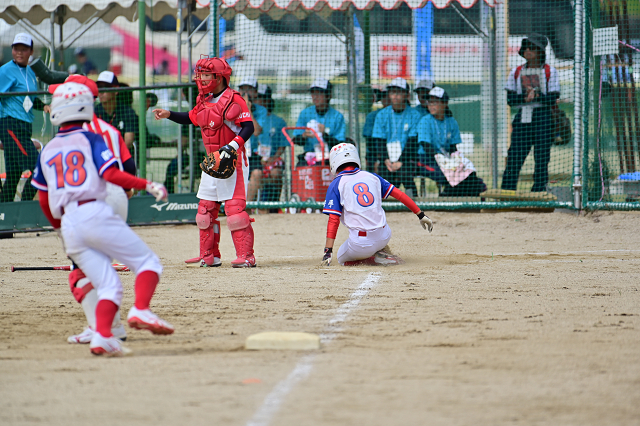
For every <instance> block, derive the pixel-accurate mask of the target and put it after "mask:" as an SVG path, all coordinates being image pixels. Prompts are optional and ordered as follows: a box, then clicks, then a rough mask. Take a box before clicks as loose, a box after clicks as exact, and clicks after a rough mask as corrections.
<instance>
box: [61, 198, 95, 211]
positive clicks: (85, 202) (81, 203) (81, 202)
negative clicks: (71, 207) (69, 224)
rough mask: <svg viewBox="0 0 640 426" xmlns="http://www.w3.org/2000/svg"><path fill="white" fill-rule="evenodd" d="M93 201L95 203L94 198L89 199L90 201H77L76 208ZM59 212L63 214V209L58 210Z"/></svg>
mask: <svg viewBox="0 0 640 426" xmlns="http://www.w3.org/2000/svg"><path fill="white" fill-rule="evenodd" d="M94 201H96V199H95V198H91V199H89V200H80V201H78V206H81V205H83V204H87V203H93V202H94ZM60 212H61V213H62V214H64V207H61V208H60Z"/></svg>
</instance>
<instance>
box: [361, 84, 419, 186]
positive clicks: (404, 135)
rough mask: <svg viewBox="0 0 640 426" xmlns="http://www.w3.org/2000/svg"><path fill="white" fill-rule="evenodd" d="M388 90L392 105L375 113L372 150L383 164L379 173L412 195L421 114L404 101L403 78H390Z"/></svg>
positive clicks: (407, 89)
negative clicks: (402, 186)
mask: <svg viewBox="0 0 640 426" xmlns="http://www.w3.org/2000/svg"><path fill="white" fill-rule="evenodd" d="M387 91H388V93H389V95H388V96H389V100H390V102H391V105H389V106H388V107H386V108H384V109H382V110H380V112H379V113H378V115H376V120H375V124H374V126H373V135H372V138H373V147H372V149H373V150H374V152H377V153H378V155H379V158H380V160H381V161H382V163H383V164H384V166H382V165H381V166H380V176H381V177H383V178H384V179H386V180H387V181H389V182H391V183H392V184H394V185H395V186H396V187H398V186H400V184H402V185H404V189H405V192H406V193H407V195H409V196H414V195H416V194H417V192H418V191H417V188H416V183H415V182H414V180H413V178H414V176H415V170H416V155H417V142H418V123H419V122H420V114H419V113H418V111H416V110H415V109H413V108H411V107H410V106H409V105H408V103H407V101H408V99H409V84H408V83H407V81H406V80H405V79H404V78H395V79H393V80H392V81H391V83H389V85H388V86H387Z"/></svg>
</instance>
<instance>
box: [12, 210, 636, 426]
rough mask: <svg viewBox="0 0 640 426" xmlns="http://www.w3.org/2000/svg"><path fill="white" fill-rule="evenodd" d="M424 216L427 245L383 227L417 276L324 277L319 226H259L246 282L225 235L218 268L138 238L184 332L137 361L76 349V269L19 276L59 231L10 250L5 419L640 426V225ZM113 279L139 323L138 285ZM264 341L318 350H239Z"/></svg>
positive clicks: (170, 235) (627, 216)
mask: <svg viewBox="0 0 640 426" xmlns="http://www.w3.org/2000/svg"><path fill="white" fill-rule="evenodd" d="M430 216H431V217H432V218H433V219H435V221H436V224H435V227H434V231H433V233H432V234H428V233H426V232H425V231H423V230H422V228H421V227H420V225H419V224H418V221H417V220H416V218H415V216H413V215H411V214H409V213H391V214H388V221H389V224H390V226H391V228H392V230H393V234H394V236H393V238H392V240H391V244H390V246H391V249H392V250H393V251H394V252H395V253H396V254H398V255H400V256H401V257H402V258H403V259H404V260H405V261H406V263H405V264H404V265H401V266H396V267H387V268H384V267H377V268H375V267H355V268H347V267H340V266H331V267H330V268H321V267H319V266H318V264H319V260H320V258H321V255H322V248H323V246H324V238H325V226H326V217H325V216H323V215H293V216H292V215H261V216H257V222H256V223H255V231H256V257H257V259H258V265H259V267H258V268H256V269H252V270H233V269H232V268H231V267H230V266H229V261H230V260H232V259H233V257H232V253H233V248H232V244H231V238H230V236H229V234H228V230H227V229H226V227H224V226H223V228H224V229H223V231H222V253H223V262H224V266H223V267H221V268H211V269H202V268H195V267H186V266H185V265H184V263H183V260H184V259H186V258H188V257H192V256H194V255H196V254H197V239H198V230H197V228H196V227H195V226H191V225H184V226H167V227H150V228H136V232H138V234H139V235H141V236H142V238H143V239H144V240H145V241H146V242H147V243H148V244H149V245H150V247H151V248H153V249H154V250H155V251H156V252H157V253H158V254H159V255H160V257H161V258H162V262H163V264H164V266H165V273H164V275H163V277H162V281H161V283H160V285H159V287H158V290H157V293H156V296H155V297H154V299H153V301H152V306H153V308H154V310H155V311H156V312H157V313H158V314H159V315H160V316H161V317H163V318H165V319H167V320H168V321H170V322H171V323H173V325H174V326H175V327H176V333H175V334H174V335H171V336H153V335H151V334H149V333H148V332H143V331H136V330H130V329H128V330H127V331H128V333H129V339H128V341H127V346H128V347H129V348H131V349H133V351H134V356H132V357H127V358H119V359H101V358H97V357H93V356H91V355H90V353H89V349H88V347H87V346H76V345H70V344H67V343H66V337H67V336H68V335H70V334H74V333H77V332H79V331H81V330H82V328H83V327H84V316H83V314H82V310H81V308H80V307H79V305H77V304H76V303H75V301H74V300H73V299H72V296H71V294H70V292H69V288H68V284H67V280H66V277H67V273H65V272H59V271H45V272H14V273H11V272H9V267H10V265H16V266H33V265H39V266H46V265H54V264H67V263H68V261H67V260H66V258H65V256H64V255H63V253H62V250H61V247H60V244H59V242H58V241H57V238H56V237H55V235H52V234H51V233H49V234H45V235H41V236H36V235H34V234H28V235H19V236H16V237H15V238H13V239H5V240H0V300H1V301H2V304H1V306H0V327H1V329H2V334H1V335H0V424H2V425H31V424H42V425H86V424H101V423H102V424H117V423H120V424H127V425H190V426H197V425H279V426H280V425H291V426H293V425H305V426H307V425H308V426H316V425H345V426H346V425H365V424H366V425H380V426H382V425H385V426H386V425H427V424H428V425H542V424H545V425H581V426H584V425H604V424H606V425H637V424H638V423H639V422H640V420H639V419H640V404H638V401H640V362H639V361H640V292H639V291H638V289H639V287H640V272H639V267H640V258H639V256H638V255H639V254H640V245H639V244H638V236H639V235H640V220H639V219H640V214H638V213H597V214H594V215H587V216H580V217H576V216H575V215H571V214H565V213H552V214H527V213H493V214H472V213H468V214H464V213H439V212H435V213H431V214H430ZM345 236H346V233H345V230H344V228H343V227H341V229H340V231H339V233H338V241H343V240H344V238H345ZM372 273H373V275H372ZM120 276H121V277H122V280H123V282H124V284H125V296H124V302H123V311H124V312H125V315H126V311H127V310H128V309H129V307H130V306H131V305H132V302H133V279H134V277H133V274H131V273H121V274H120ZM371 277H376V278H375V280H377V281H376V283H375V285H374V286H371V288H370V289H367V291H366V294H364V293H360V296H358V297H361V299H358V300H356V301H355V302H358V301H359V303H355V302H354V300H355V299H354V297H355V296H354V294H356V293H357V292H356V289H357V288H358V287H359V286H360V285H361V284H362V283H363V282H365V281H366V280H367V279H371ZM341 307H342V308H341ZM345 307H346V308H345ZM340 309H342V310H341V311H340ZM341 312H342V313H343V314H345V315H346V316H344V317H343V319H344V321H343V322H342V323H340V326H339V327H334V328H330V327H329V323H330V322H331V321H332V320H333V321H334V322H335V318H337V317H339V316H340V315H341ZM268 330H279V331H305V332H312V333H318V334H321V333H325V344H324V345H323V347H322V349H321V350H319V351H315V352H313V353H312V354H311V355H309V353H303V352H277V351H276V352H249V351H245V350H243V343H244V339H245V338H246V337H247V336H248V335H250V334H253V333H257V332H261V331H268ZM327 333H329V334H330V337H329V338H327V337H326V336H327ZM265 398H268V401H267V403H266V404H265V403H264V401H265ZM106 422H108V423H106Z"/></svg>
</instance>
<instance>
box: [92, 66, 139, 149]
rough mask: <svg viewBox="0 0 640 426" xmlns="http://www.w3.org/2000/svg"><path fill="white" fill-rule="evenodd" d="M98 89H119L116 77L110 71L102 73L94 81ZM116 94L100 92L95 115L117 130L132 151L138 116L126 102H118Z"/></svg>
mask: <svg viewBox="0 0 640 426" xmlns="http://www.w3.org/2000/svg"><path fill="white" fill-rule="evenodd" d="M96 84H97V85H98V88H112V87H120V83H119V82H118V77H116V75H115V74H114V73H113V72H111V71H102V72H101V73H100V75H99V76H98V81H96ZM120 95H121V94H120V93H117V92H100V95H99V98H100V103H99V104H98V105H96V108H95V113H96V115H97V116H98V117H99V118H101V119H103V120H104V121H106V122H107V123H109V124H111V125H112V126H113V127H115V128H116V129H118V131H120V133H121V134H122V137H123V138H124V142H125V143H126V144H127V148H129V150H131V149H133V142H134V141H135V139H136V133H137V132H138V115H137V114H136V113H135V111H134V110H133V109H132V108H131V106H130V104H127V102H128V101H125V102H122V103H120V102H118V96H120Z"/></svg>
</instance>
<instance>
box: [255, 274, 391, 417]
mask: <svg viewBox="0 0 640 426" xmlns="http://www.w3.org/2000/svg"><path fill="white" fill-rule="evenodd" d="M380 277H381V274H380V273H379V272H371V273H370V274H369V275H368V276H367V278H366V279H365V280H364V281H363V282H362V284H360V285H359V286H358V288H357V289H356V291H354V292H353V293H352V294H351V297H350V298H349V300H348V301H347V302H345V303H343V304H342V305H341V306H340V307H339V308H338V310H337V311H336V313H335V315H334V316H333V318H331V320H329V324H328V325H327V327H325V330H324V332H323V333H322V334H320V341H321V342H322V344H324V345H326V344H328V343H330V342H331V341H332V340H333V339H335V338H336V337H337V335H338V333H339V331H340V330H341V328H340V325H341V324H342V323H343V322H344V321H345V320H346V319H347V317H348V316H349V313H350V312H351V311H352V310H353V309H355V308H356V307H357V306H358V305H359V304H360V301H361V300H362V299H363V298H364V297H365V296H366V295H367V294H369V291H371V289H372V288H373V287H375V285H376V284H377V283H378V281H379V280H380ZM317 355H318V354H317V353H314V354H310V355H307V356H304V357H303V358H302V359H300V361H298V363H297V364H296V366H295V367H294V369H293V370H292V371H291V373H289V375H287V377H286V378H285V379H284V380H282V381H280V382H279V383H278V384H277V385H275V386H274V388H273V389H272V390H271V392H269V394H268V395H267V396H266V397H265V399H264V401H263V402H262V405H261V406H260V408H258V410H257V411H256V412H255V414H254V415H253V418H252V419H251V420H249V421H248V422H247V426H267V425H269V423H270V422H271V420H272V419H273V417H274V416H275V415H276V414H277V413H278V411H279V410H280V406H281V405H282V403H283V402H284V400H285V398H286V397H287V395H288V394H289V393H290V392H291V391H292V390H293V388H294V387H295V386H296V385H297V384H298V383H300V382H301V381H303V380H304V379H306V378H307V376H309V374H310V373H311V370H312V369H313V361H314V359H315V358H316V356H317Z"/></svg>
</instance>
